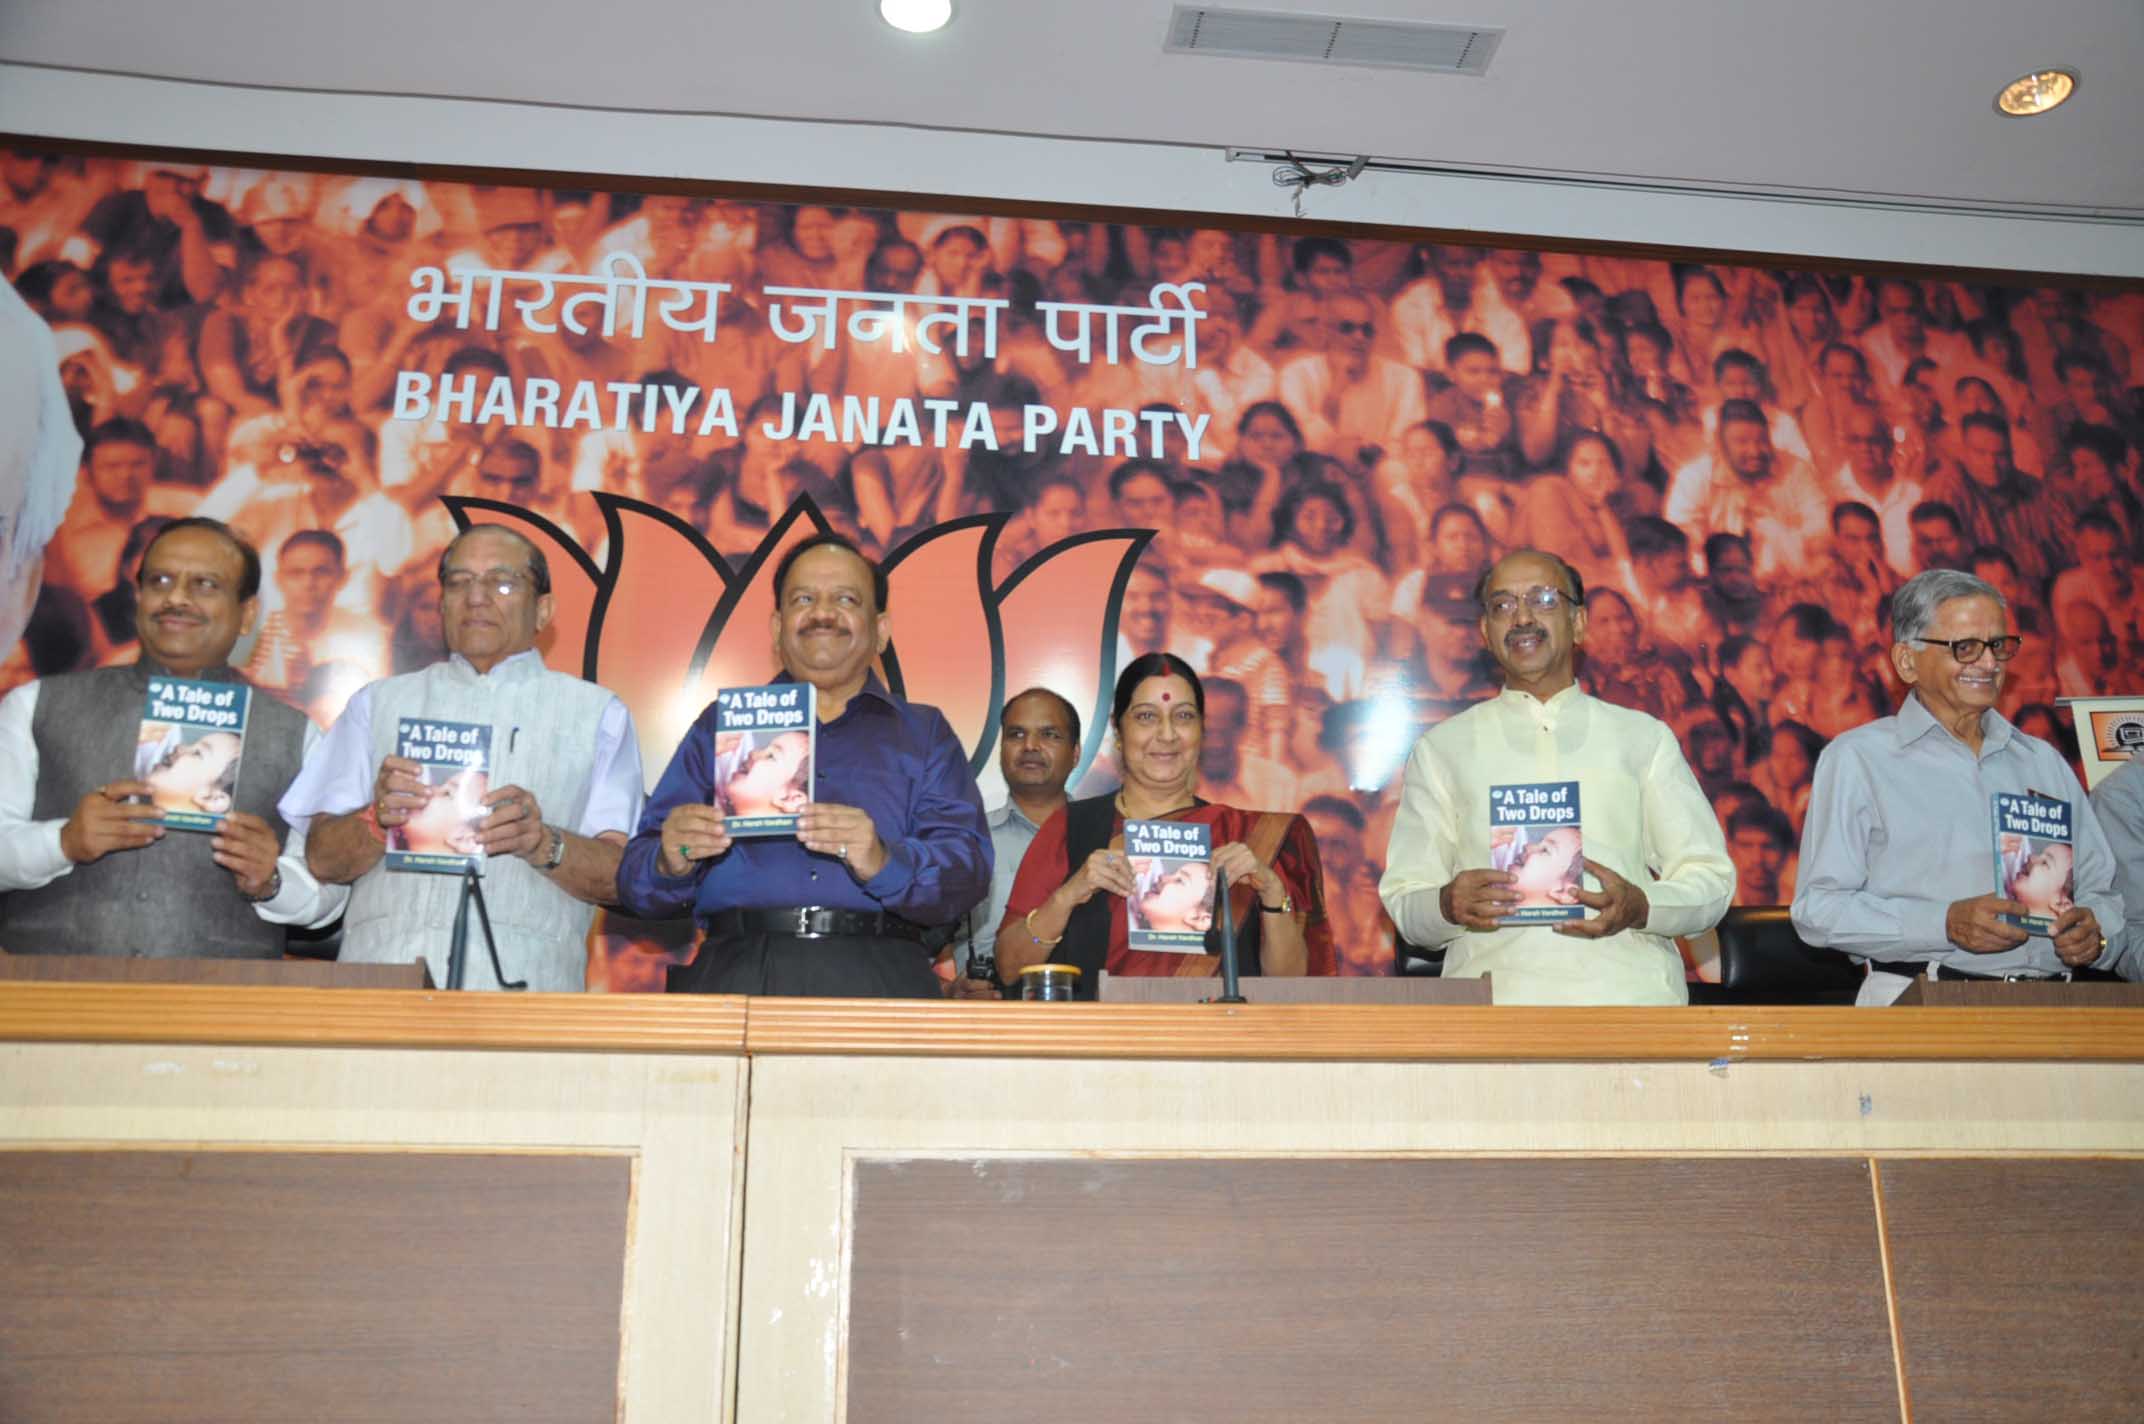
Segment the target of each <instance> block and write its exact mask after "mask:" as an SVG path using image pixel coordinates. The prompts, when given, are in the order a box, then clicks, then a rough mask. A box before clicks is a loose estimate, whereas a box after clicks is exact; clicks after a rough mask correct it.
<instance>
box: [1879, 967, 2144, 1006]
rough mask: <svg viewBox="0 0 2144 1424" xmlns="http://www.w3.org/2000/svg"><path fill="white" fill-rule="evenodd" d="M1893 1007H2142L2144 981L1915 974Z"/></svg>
mask: <svg viewBox="0 0 2144 1424" xmlns="http://www.w3.org/2000/svg"><path fill="white" fill-rule="evenodd" d="M1894 1007H1896V1008H1906V1009H1911V1008H1938V1009H2063V1008H2069V1009H2108V1008H2126V1009H2139V1008H2144V984H2128V983H2122V984H2116V983H2110V982H2107V981H2104V980H2097V981H2093V982H2091V983H2083V984H2072V983H2068V982H2066V981H2063V980H2060V979H2020V980H2016V981H2013V982H2005V981H2002V980H1993V979H1991V980H1976V979H1930V978H1928V977H1927V976H1925V975H1917V976H1915V978H1914V980H1913V982H1912V983H1911V984H1908V985H1907V986H1906V992H1905V993H1903V994H1901V995H1899V996H1898V1003H1897V1004H1896V1005H1894Z"/></svg>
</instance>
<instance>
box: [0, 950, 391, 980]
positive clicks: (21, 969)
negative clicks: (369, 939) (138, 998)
mask: <svg viewBox="0 0 2144 1424" xmlns="http://www.w3.org/2000/svg"><path fill="white" fill-rule="evenodd" d="M0 979H17V980H37V981H52V982H61V983H75V984H257V985H279V986H282V987H285V988H311V989H429V988H432V987H433V985H432V971H431V969H430V968H429V967H428V966H427V965H426V964H425V962H424V961H423V960H421V959H417V960H412V961H411V962H410V963H408V964H340V963H336V962H334V961H332V960H321V959H202V958H185V957H179V958H172V959H152V958H148V957H144V956H136V955H125V954H0Z"/></svg>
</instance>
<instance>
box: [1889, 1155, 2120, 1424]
mask: <svg viewBox="0 0 2144 1424" xmlns="http://www.w3.org/2000/svg"><path fill="white" fill-rule="evenodd" d="M1880 1170H1881V1172H1882V1180H1883V1196H1884V1207H1885V1217H1886V1220H1887V1222H1888V1228H1887V1231H1888V1235H1889V1238H1890V1244H1891V1270H1892V1274H1893V1276H1894V1278H1895V1280H1896V1282H1897V1288H1898V1301H1899V1320H1898V1329H1899V1340H1900V1345H1901V1353H1902V1358H1903V1362H1904V1366H1905V1372H1906V1380H1907V1384H1908V1386H1909V1388H1910V1389H1911V1392H1912V1397H1913V1402H1914V1407H1915V1411H1916V1413H1917V1415H1918V1417H1920V1418H1923V1419H1941V1420H1944V1421H1946V1424H1983V1421H1986V1424H1996V1421H2002V1422H2003V1424H2012V1421H2014V1424H2043V1421H2047V1420H2054V1419H2109V1420H2111V1419H2140V1418H2144V1317H2140V1316H2139V1314H2138V1311H2137V1302H2138V1299H2139V1293H2140V1292H2144V1160H2139V1159H2137V1158H2128V1159H2111V1160H2107V1159H2103V1160H2097V1161H2094V1160H2090V1159H2078V1158H2041V1159H2038V1160H2018V1159H2011V1160H2001V1159H1995V1160H1984V1161H1963V1162H1959V1161H1948V1162H1946V1161H1915V1160H1904V1161H1886V1162H1884V1163H1882V1164H1881V1167H1880Z"/></svg>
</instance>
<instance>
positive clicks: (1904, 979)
mask: <svg viewBox="0 0 2144 1424" xmlns="http://www.w3.org/2000/svg"><path fill="white" fill-rule="evenodd" d="M2009 612H2010V611H2009V608H2008V607H2007V606H2006V605H2005V604H2004V602H2003V598H2002V595H2001V594H1999V593H1997V592H1996V590H1995V589H1994V587H1993V586H1992V585H1990V584H1988V583H1986V582H1985V581H1983V580H1981V579H1978V578H1975V577H1973V575H1971V574H1967V573H1960V572H1958V571H1957V570H1955V569H1930V570H1929V571H1928V572H1926V573H1923V574H1920V575H1918V576H1916V577H1915V578H1913V579H1911V580H1910V581H1908V582H1907V583H1906V585H1905V586H1904V587H1903V588H1901V589H1899V591H1898V592H1897V593H1896V594H1895V595H1893V597H1892V601H1891V624H1892V638H1893V642H1892V644H1891V665H1892V666H1893V667H1895V668H1896V669H1897V670H1898V675H1899V677H1900V678H1901V679H1902V680H1903V681H1904V682H1906V683H1907V685H1908V686H1909V687H1910V688H1911V689H1912V691H1911V692H1910V693H1909V694H1908V696H1907V698H1906V701H1905V705H1904V706H1903V707H1901V708H1900V709H1899V711H1898V714H1897V715H1896V716H1892V717H1880V718H1878V719H1877V720H1876V721H1873V722H1870V723H1867V724H1866V725H1864V726H1860V727H1856V728H1854V729H1853V730H1852V731H1850V732H1847V733H1845V734H1844V735H1842V736H1840V737H1839V738H1838V739H1837V740H1835V741H1833V742H1832V744H1831V745H1830V746H1828V747H1826V748H1825V749H1824V753H1823V755H1822V756H1821V757H1819V758H1818V760H1817V765H1816V786H1815V789H1814V791H1813V792H1812V793H1811V795H1810V798H1809V811H1808V817H1807V820H1806V821H1805V822H1804V824H1803V827H1802V849H1801V872H1800V877H1799V880H1798V882H1797V884H1796V886H1795V891H1794V905H1793V916H1794V928H1795V931H1796V932H1797V933H1799V934H1800V935H1801V937H1802V938H1803V939H1805V940H1807V941H1808V942H1809V943H1811V944H1818V945H1828V946H1830V947H1831V948H1833V949H1841V950H1844V951H1846V952H1847V953H1848V954H1851V955H1854V956H1855V957H1857V958H1859V959H1862V960H1864V961H1866V962H1867V964H1868V966H1869V970H1870V973H1869V980H1868V983H1867V984H1866V985H1865V986H1864V987H1863V988H1862V991H1861V994H1860V998H1859V1002H1860V1003H1863V1004H1888V1003H1891V1002H1892V1001H1893V1000H1895V999H1896V998H1897V997H1898V996H1899V995H1900V994H1902V993H1904V992H1905V990H1906V986H1907V984H1909V983H1910V982H1912V978H1913V976H1914V975H1916V974H1920V973H1923V972H1925V973H1927V974H1928V975H1929V976H1930V977H1931V978H1952V977H1964V978H1982V979H1988V978H1992V979H2007V978H2036V979H2037V978H2050V977H2055V978H2066V977H2067V976H2068V975H2069V973H2070V971H2072V970H2074V969H2078V968H2082V967H2084V966H2086V965H2091V964H2096V963H2098V962H2099V961H2100V959H2101V958H2102V956H2103V955H2105V954H2106V953H2108V948H2109V943H2110V941H2113V942H2114V943H2119V942H2120V936H2121V933H2122V923H2123V921H2122V902H2121V899H2120V897H2119V896H2117V895H2116V894H2115V893H2114V885H2113V882H2114V856H2113V854H2112V852H2110V851H2109V849H2108V847H2107V838H2106V836H2105V835H2104V834H2103V833H2102V832H2101V831H2100V827H2099V818H2098V817H2097V816H2095V815H2094V814H2093V812H2092V805H2091V802H2089V801H2088V800H2086V799H2085V796H2084V789H2083V788H2082V787H2080V786H2079V785H2078V784H2077V777H2076V774H2075V773H2074V772H2072V771H2071V770H2070V768H2069V764H2068V763H2067V762H2065V761H2064V760H2063V759H2062V756H2061V754H2060V753H2059V752H2057V751H2056V750H2055V749H2054V748H2053V747H2051V746H2049V745H2047V743H2045V742H2043V741H2041V740H2039V739H2038V738H2037V737H2029V736H2027V735H2025V734H2024V733H2023V732H2020V731H2019V730H2018V729H2017V728H2016V727H2013V726H2012V725H2011V724H2010V723H2009V722H2008V721H2007V720H2006V719H2005V718H2004V717H2003V715H2002V714H2001V713H2000V712H1997V711H1996V710H1995V704H1996V702H1997V700H1998V699H1999V698H2000V697H2001V695H2002V687H2003V664H2004V663H2005V662H2007V661H2008V660H2009V659H2010V658H2011V657H2013V656H2014V655H2015V654H2016V652H2017V650H2018V647H2019V643H2020V640H2019V639H2018V638H2017V637H2015V636H2014V635H2012V634H2011V632H2010V621H2009ZM1997 792H2011V793H2016V794H2026V793H2030V794H2033V795H2037V796H2041V797H2045V798H2048V799H2052V800H2060V801H2066V802H2068V803H2069V807H2070V830H2071V837H2072V847H2073V861H2072V865H2073V875H2074V881H2075V890H2074V893H2073V894H2072V895H2071V897H2070V898H2071V900H2072V902H2073V903H2072V904H2071V907H2070V908H2069V909H2067V910H2065V911H2064V912H2063V913H2062V914H2061V916H2060V917H2059V918H2057V919H2056V920H2055V922H2054V929H2053V933H2052V935H2043V936H2032V935H2028V934H2026V932H2025V931H2024V930H2022V929H2020V928H2019V927H2018V926H2016V925H2015V924H2013V923H2011V922H2010V920H2009V919H2007V918H2005V917H2006V916H2012V915H2019V914H2022V913H2024V909H2025V907H2024V906H2022V905H2020V904H2017V903H2015V902H2014V901H2011V900H2008V899H2006V898H2004V897H2003V895H2002V894H2001V893H2000V890H1999V888H1998V886H1997V882H1996V872H1995V829H1994V795H1995V793H1997Z"/></svg>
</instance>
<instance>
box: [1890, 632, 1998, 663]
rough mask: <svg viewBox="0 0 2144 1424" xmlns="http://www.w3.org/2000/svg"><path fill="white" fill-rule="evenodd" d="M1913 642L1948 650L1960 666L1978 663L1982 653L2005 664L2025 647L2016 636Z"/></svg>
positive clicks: (1917, 640)
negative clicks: (1988, 654) (1986, 653)
mask: <svg viewBox="0 0 2144 1424" xmlns="http://www.w3.org/2000/svg"><path fill="white" fill-rule="evenodd" d="M1913 641H1914V642H1916V643H1926V644H1928V645H1929V646H1930V647H1932V648H1948V649H1950V655H1951V656H1952V657H1954V658H1956V659H1957V660H1958V661H1959V662H1960V663H1961V664H1966V663H1977V662H1979V661H1980V655H1981V654H1982V653H1984V652H1988V653H1993V654H1995V661H1997V662H1999V663H2006V662H2009V661H2010V659H2012V658H2014V657H2016V656H2017V650H2018V649H2019V648H2021V647H2023V646H2024V645H2025V640H2024V639H2023V638H2020V637H2018V636H2017V635H2016V634H2011V635H2010V636H2008V637H2003V638H1950V639H1943V638H1915V639H1914V640H1913Z"/></svg>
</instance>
